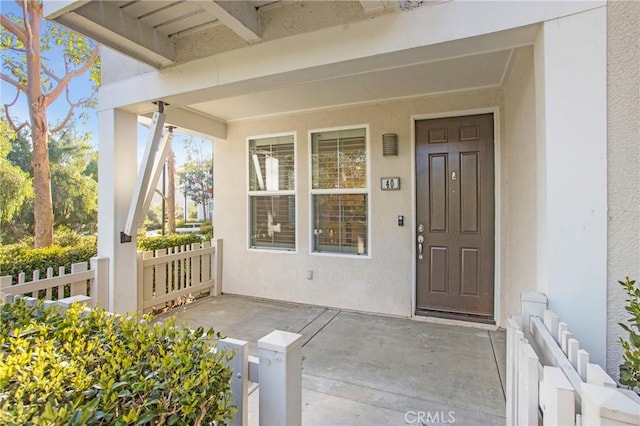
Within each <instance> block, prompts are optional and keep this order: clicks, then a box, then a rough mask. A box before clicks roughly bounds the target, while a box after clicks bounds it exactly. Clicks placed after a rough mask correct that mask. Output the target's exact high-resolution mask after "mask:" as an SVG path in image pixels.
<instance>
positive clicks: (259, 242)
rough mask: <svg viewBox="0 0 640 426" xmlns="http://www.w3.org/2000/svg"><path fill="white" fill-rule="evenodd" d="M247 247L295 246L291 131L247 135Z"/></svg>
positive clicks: (281, 248) (287, 247) (293, 247)
mask: <svg viewBox="0 0 640 426" xmlns="http://www.w3.org/2000/svg"><path fill="white" fill-rule="evenodd" d="M248 164H249V216H250V217H249V228H250V229H249V236H250V238H249V240H250V241H249V247H250V248H264V249H280V250H295V248H296V197H295V147H294V135H292V134H290V135H282V136H273V137H264V138H259V139H258V138H256V139H249V158H248Z"/></svg>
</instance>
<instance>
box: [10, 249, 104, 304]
mask: <svg viewBox="0 0 640 426" xmlns="http://www.w3.org/2000/svg"><path fill="white" fill-rule="evenodd" d="M107 263H108V259H105V258H97V257H94V258H92V259H91V260H90V261H89V262H80V263H74V264H73V265H71V271H67V270H66V268H65V267H64V266H61V267H59V268H58V271H57V272H58V274H57V275H55V271H54V269H53V268H51V267H50V268H47V270H46V271H40V270H35V271H33V274H32V276H31V281H28V282H27V279H26V278H27V277H26V275H25V273H24V272H21V273H20V274H18V282H17V283H14V282H13V277H12V276H10V275H8V276H4V277H0V293H4V294H7V295H23V296H33V297H35V298H40V299H44V300H58V299H63V298H65V297H69V296H80V295H81V296H88V297H89V298H90V302H89V303H90V304H91V305H92V306H97V305H99V304H101V306H106V303H107V301H106V299H105V298H106V292H104V291H102V292H101V291H99V290H98V288H97V281H98V280H97V279H96V276H97V275H98V276H99V274H103V273H108V272H107V270H106V268H107ZM88 264H89V265H90V266H89V265H88ZM103 303H104V304H103Z"/></svg>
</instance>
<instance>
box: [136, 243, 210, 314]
mask: <svg viewBox="0 0 640 426" xmlns="http://www.w3.org/2000/svg"><path fill="white" fill-rule="evenodd" d="M137 269H138V310H139V311H143V312H146V311H149V310H151V309H153V308H163V307H165V306H166V305H167V303H171V302H174V301H175V300H177V299H179V298H180V297H183V296H192V297H195V296H197V295H200V294H201V293H205V292H210V293H211V294H212V295H218V294H220V289H221V283H222V240H216V241H215V244H212V243H211V242H209V241H207V242H204V243H202V244H200V243H196V244H191V245H186V246H179V247H173V248H169V249H162V250H155V251H145V252H138V268H137Z"/></svg>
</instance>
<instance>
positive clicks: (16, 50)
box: [5, 46, 26, 53]
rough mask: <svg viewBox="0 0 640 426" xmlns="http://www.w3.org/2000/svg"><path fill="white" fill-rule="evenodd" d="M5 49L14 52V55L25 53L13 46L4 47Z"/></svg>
mask: <svg viewBox="0 0 640 426" xmlns="http://www.w3.org/2000/svg"><path fill="white" fill-rule="evenodd" d="M5 49H8V50H11V51H12V52H16V53H25V52H26V50H24V49H18V48H17V47H13V46H7V47H5Z"/></svg>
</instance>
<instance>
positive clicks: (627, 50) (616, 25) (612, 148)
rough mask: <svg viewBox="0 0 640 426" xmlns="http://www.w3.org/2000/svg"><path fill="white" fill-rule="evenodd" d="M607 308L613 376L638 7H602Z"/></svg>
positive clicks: (636, 219)
mask: <svg viewBox="0 0 640 426" xmlns="http://www.w3.org/2000/svg"><path fill="white" fill-rule="evenodd" d="M607 63H608V67H607V89H608V94H607V103H608V111H607V112H608V135H607V136H608V149H607V167H608V176H607V180H608V188H607V193H608V210H609V211H608V213H609V223H608V235H607V238H608V253H607V255H608V261H607V269H608V273H607V275H608V277H607V281H608V297H607V300H608V303H607V371H608V372H609V374H612V375H614V376H615V377H618V374H619V371H618V366H619V365H620V363H621V362H622V351H621V348H620V344H619V343H618V337H619V336H621V335H622V333H621V331H622V330H621V329H620V327H619V326H618V322H621V321H623V320H624V319H625V318H626V317H627V314H626V312H625V311H624V299H625V297H624V293H623V291H622V289H621V287H620V286H619V285H618V283H617V281H618V280H622V279H624V277H625V276H627V275H628V276H630V277H631V278H633V279H640V171H639V164H640V3H639V2H621V1H612V2H609V3H608V6H607Z"/></svg>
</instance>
